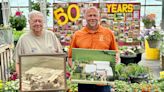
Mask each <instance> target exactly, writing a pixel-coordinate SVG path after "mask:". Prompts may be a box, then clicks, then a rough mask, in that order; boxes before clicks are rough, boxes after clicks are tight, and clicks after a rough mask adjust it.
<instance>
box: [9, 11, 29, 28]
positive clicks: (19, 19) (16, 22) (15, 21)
mask: <svg viewBox="0 0 164 92" xmlns="http://www.w3.org/2000/svg"><path fill="white" fill-rule="evenodd" d="M9 22H10V24H11V27H12V28H15V29H16V30H22V29H23V28H24V27H26V17H25V16H24V15H22V12H20V11H17V12H16V13H15V15H14V16H10V19H9Z"/></svg>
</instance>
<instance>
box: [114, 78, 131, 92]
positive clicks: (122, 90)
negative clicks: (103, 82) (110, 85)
mask: <svg viewBox="0 0 164 92" xmlns="http://www.w3.org/2000/svg"><path fill="white" fill-rule="evenodd" d="M114 84H115V85H114V89H115V92H131V91H130V85H129V84H128V83H127V82H125V81H120V80H115V81H114Z"/></svg>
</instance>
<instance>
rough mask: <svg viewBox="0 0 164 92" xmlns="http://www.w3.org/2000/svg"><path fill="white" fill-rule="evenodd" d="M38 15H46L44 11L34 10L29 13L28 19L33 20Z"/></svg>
mask: <svg viewBox="0 0 164 92" xmlns="http://www.w3.org/2000/svg"><path fill="white" fill-rule="evenodd" d="M36 15H40V16H42V17H44V16H43V13H42V12H40V11H36V10H33V11H31V12H30V13H29V14H28V20H31V18H32V17H33V16H36Z"/></svg>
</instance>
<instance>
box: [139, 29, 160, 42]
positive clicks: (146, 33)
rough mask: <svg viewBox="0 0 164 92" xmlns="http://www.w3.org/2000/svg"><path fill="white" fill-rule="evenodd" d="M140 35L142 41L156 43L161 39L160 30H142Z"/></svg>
mask: <svg viewBox="0 0 164 92" xmlns="http://www.w3.org/2000/svg"><path fill="white" fill-rule="evenodd" d="M140 35H141V39H142V40H145V39H146V40H151V41H158V40H161V38H162V36H161V31H160V29H144V30H143V31H141V34H140Z"/></svg>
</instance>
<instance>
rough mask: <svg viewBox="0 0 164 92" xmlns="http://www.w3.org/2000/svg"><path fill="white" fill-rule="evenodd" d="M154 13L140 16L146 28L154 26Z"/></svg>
mask: <svg viewBox="0 0 164 92" xmlns="http://www.w3.org/2000/svg"><path fill="white" fill-rule="evenodd" d="M155 17H156V16H155V14H152V13H151V14H148V15H145V16H143V17H142V22H143V24H144V26H145V27H146V28H151V27H152V26H155Z"/></svg>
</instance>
